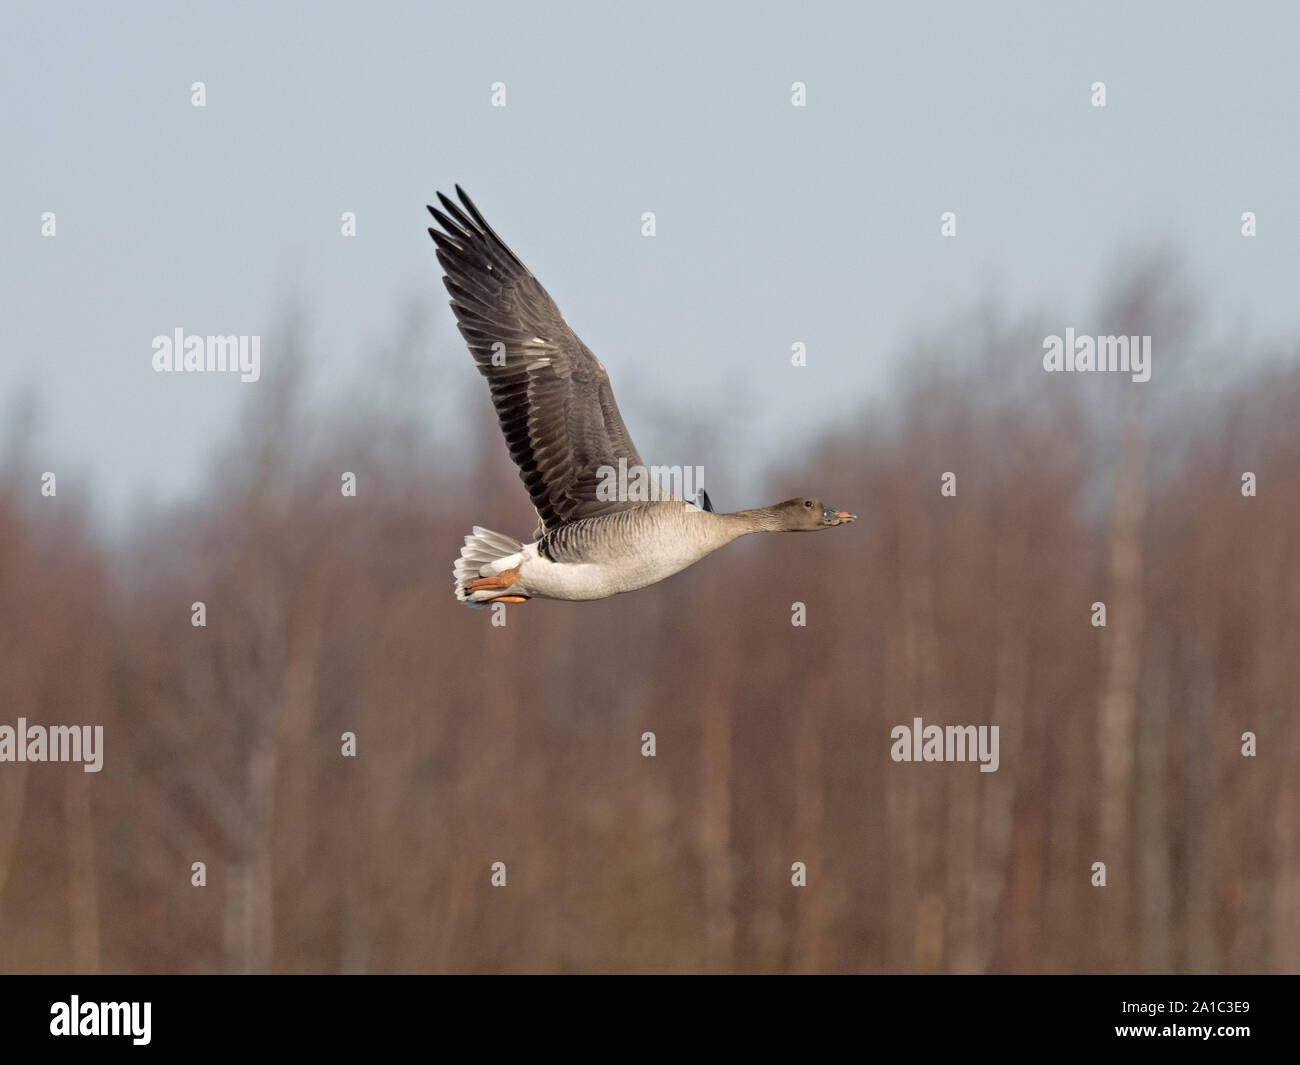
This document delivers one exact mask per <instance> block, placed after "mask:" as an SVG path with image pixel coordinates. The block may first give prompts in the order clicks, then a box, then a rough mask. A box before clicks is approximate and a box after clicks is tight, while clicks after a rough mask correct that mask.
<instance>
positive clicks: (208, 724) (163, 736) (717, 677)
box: [0, 277, 1300, 973]
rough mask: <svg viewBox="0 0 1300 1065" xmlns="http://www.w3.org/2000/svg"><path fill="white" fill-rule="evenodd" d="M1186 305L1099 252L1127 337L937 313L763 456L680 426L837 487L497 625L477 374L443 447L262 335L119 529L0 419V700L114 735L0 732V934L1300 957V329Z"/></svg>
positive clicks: (132, 965)
mask: <svg viewBox="0 0 1300 1065" xmlns="http://www.w3.org/2000/svg"><path fill="white" fill-rule="evenodd" d="M1184 312H1185V307H1184V306H1183V304H1182V303H1181V302H1180V301H1179V300H1178V299H1175V298H1171V297H1170V295H1169V293H1168V292H1167V291H1166V290H1165V289H1164V288H1162V283H1161V282H1159V281H1157V280H1153V279H1152V278H1150V277H1146V278H1144V277H1135V278H1133V279H1131V280H1130V281H1129V282H1127V283H1126V284H1125V286H1124V287H1123V288H1122V289H1120V290H1117V293H1116V294H1115V295H1114V297H1113V298H1112V299H1111V300H1110V302H1109V303H1108V304H1107V305H1106V313H1105V314H1104V315H1101V316H1099V319H1098V322H1099V328H1098V329H1097V330H1096V331H1097V332H1105V333H1109V332H1124V333H1151V334H1152V335H1153V336H1154V337H1155V342H1154V347H1155V362H1154V372H1153V376H1152V381H1151V383H1149V384H1147V385H1137V384H1132V383H1129V382H1128V380H1127V378H1125V379H1124V380H1122V381H1121V380H1116V379H1106V380H1084V379H1081V378H1078V377H1072V376H1069V375H1047V374H1044V373H1043V372H1042V369H1041V365H1040V361H1039V360H1040V357H1041V355H1040V353H1041V346H1040V345H1041V341H1042V337H1043V336H1044V335H1045V333H1049V332H1055V331H1057V330H1056V328H1055V327H1054V326H1053V325H1052V324H1051V323H1044V322H1022V323H1007V322H1002V321H986V320H984V319H980V318H979V316H978V315H977V316H975V318H976V319H979V320H976V321H972V320H961V321H956V322H954V323H953V325H952V328H951V329H950V330H949V331H948V332H946V333H944V334H943V335H941V336H937V337H933V338H929V339H927V340H925V341H922V342H918V344H917V350H916V353H915V357H914V359H913V360H912V363H913V365H912V369H911V371H910V372H909V373H908V374H907V376H906V378H905V379H904V380H903V381H902V382H900V384H899V386H898V388H897V389H896V390H895V392H894V396H893V399H892V400H891V403H890V405H889V408H888V409H887V410H877V409H873V408H868V407H865V406H864V410H863V417H862V419H861V423H860V425H858V426H847V427H844V428H843V429H841V430H840V431H839V432H838V433H836V434H835V435H832V436H830V437H828V438H826V439H824V440H822V441H821V442H819V443H816V445H815V446H809V447H803V446H800V447H798V448H794V447H792V448H791V451H790V456H791V457H790V461H789V469H787V470H778V471H772V472H771V474H770V475H769V476H768V477H767V479H766V490H765V492H764V493H763V498H755V499H748V498H746V499H743V500H742V499H718V498H717V497H718V496H719V495H720V494H724V493H722V490H721V489H720V488H719V487H718V486H720V485H721V484H723V483H724V482H725V476H724V475H723V473H722V472H721V471H711V477H710V485H711V488H712V489H713V493H714V495H715V501H716V502H719V503H720V504H722V505H724V506H725V509H736V508H738V507H741V506H752V505H758V504H760V503H765V502H771V501H773V500H776V499H781V498H785V497H786V496H789V495H792V494H795V493H796V492H799V493H802V492H807V491H812V492H816V493H819V494H821V495H822V496H823V498H825V499H827V500H829V501H831V502H833V503H834V504H835V505H837V506H842V507H847V508H850V509H852V510H855V511H857V512H858V513H860V514H861V515H862V516H863V520H861V521H860V522H859V523H858V524H857V525H855V526H853V527H851V528H850V529H848V530H844V531H843V532H836V533H835V534H833V535H832V534H829V533H828V534H825V535H819V536H784V537H776V536H769V537H751V538H749V539H748V540H746V541H743V542H742V543H740V544H738V545H736V546H734V547H732V548H730V549H728V550H726V551H724V552H720V553H719V554H717V555H715V556H713V557H711V558H709V559H707V560H705V561H704V562H703V563H702V564H700V565H699V566H697V567H695V568H694V569H691V570H688V571H687V572H686V573H685V574H683V575H679V576H678V577H676V578H673V579H672V580H670V581H668V582H665V583H664V584H662V585H659V586H656V587H652V588H649V589H646V590H644V591H641V592H637V593H634V594H633V595H629V596H620V597H616V598H614V599H611V600H606V601H603V602H598V603H590V604H559V603H549V602H532V603H528V604H524V605H521V606H511V607H509V608H507V618H508V623H507V625H506V626H505V627H504V628H494V627H492V625H491V614H490V612H488V611H471V610H468V609H466V608H464V607H463V606H460V605H459V604H457V603H456V602H455V601H454V599H453V598H452V594H451V578H450V567H451V561H452V559H453V558H454V557H455V556H456V553H457V551H458V549H459V546H460V543H461V538H462V536H463V535H464V534H465V533H466V532H467V531H468V529H469V526H470V525H471V524H483V525H487V526H489V527H493V528H498V529H501V530H502V531H507V532H512V533H514V534H517V535H526V534H527V532H528V531H529V530H530V529H531V528H532V514H531V510H530V508H529V507H528V504H527V500H526V496H525V494H524V492H523V490H522V488H521V486H520V485H519V482H518V480H517V478H516V476H515V474H514V471H513V467H511V466H510V465H509V461H508V459H507V457H506V455H505V449H504V445H503V444H502V442H501V441H500V439H499V438H498V437H497V436H496V435H495V431H494V427H493V426H492V425H491V424H490V414H489V411H488V407H487V401H486V398H485V397H480V396H478V395H477V393H475V394H474V402H475V403H479V404H480V406H477V407H474V408H473V411H474V414H475V418H477V419H478V420H479V421H481V422H482V423H483V425H484V432H483V433H482V435H481V436H479V437H477V438H475V439H473V440H469V441H466V444H465V447H466V449H467V451H468V452H469V454H470V459H469V462H468V464H467V465H464V466H462V465H461V464H460V463H453V462H451V461H450V460H448V459H447V458H446V457H444V456H439V455H437V454H434V453H433V452H432V451H431V450H430V449H428V448H427V447H424V446H422V445H421V442H420V440H421V427H420V425H419V423H418V420H416V419H412V418H407V417H397V416H394V417H393V418H392V419H389V418H386V417H385V416H384V412H383V410H382V409H378V410H370V411H367V412H364V413H363V414H357V413H356V412H353V413H352V414H350V415H347V414H339V415H338V416H336V417H333V418H332V420H330V421H328V422H327V423H320V422H319V421H318V420H315V419H314V416H312V415H309V414H307V413H305V411H304V410H303V408H302V406H301V405H300V404H299V402H298V400H297V395H298V389H299V384H300V381H295V380H294V378H293V375H287V376H286V378H285V379H283V380H279V381H267V382H263V385H260V386H259V390H258V392H257V395H256V398H255V399H254V400H253V402H252V404H251V405H250V408H249V411H248V415H247V421H246V422H245V424H244V425H243V426H242V428H241V436H240V438H241V440H242V441H243V443H242V445H241V449H240V451H239V455H240V459H239V461H238V462H234V461H231V460H226V461H225V462H223V463H222V464H221V466H220V467H218V468H216V469H214V474H213V477H212V480H211V482H210V484H209V485H208V488H207V490H206V491H205V492H204V493H203V494H202V496H201V499H200V500H199V502H197V503H193V504H190V505H186V506H179V505H178V506H176V507H174V508H172V509H171V510H168V511H165V512H160V513H156V514H152V515H151V516H150V517H149V518H148V521H147V522H146V521H142V522H141V523H140V524H139V526H138V527H136V528H134V529H133V530H132V536H131V542H130V544H129V545H127V546H125V547H123V546H115V547H105V546H99V545H100V541H99V540H98V539H97V538H96V537H95V536H93V535H91V534H90V532H89V531H88V516H87V514H86V513H85V509H84V508H83V507H82V506H80V505H79V504H78V503H77V501H76V499H75V496H74V494H73V493H72V492H71V490H70V489H69V490H65V489H63V488H62V486H60V492H59V495H58V497H57V500H48V499H42V498H41V497H40V493H39V476H40V472H41V471H40V469H39V467H29V466H28V465H27V464H26V460H25V459H24V458H23V457H22V456H20V455H16V454H14V453H13V448H12V447H11V449H10V450H11V453H10V454H9V455H8V456H5V470H4V476H3V480H2V481H0V708H3V709H2V711H0V723H8V724H11V725H12V724H13V723H14V722H15V721H16V719H17V718H18V717H19V716H25V717H26V718H27V719H28V720H29V721H31V722H45V723H70V722H75V723H83V722H84V723H102V724H103V725H104V731H105V756H104V768H103V770H102V772H100V773H98V774H87V773H84V772H82V770H81V768H80V767H79V766H76V765H53V764H44V765H41V764H37V765H30V764H21V765H15V764H4V765H0V970H3V971H5V972H63V971H75V972H94V971H105V972H121V971H125V972H168V973H170V972H227V971H233V972H250V971H251V972H263V971H275V972H394V971H396V972H413V971H414V972H423V971H520V972H538V971H572V972H609V971H666V972H699V971H746V972H781V971H795V972H851V971H856V972H882V971H884V972H947V971H952V972H1111V971H1154V972H1207V971H1228V972H1242V971H1245V972H1292V973H1293V972H1297V971H1300V838H1298V837H1300V817H1298V816H1297V815H1298V813H1300V811H1298V806H1300V794H1298V786H1297V773H1296V770H1297V766H1300V726H1298V725H1297V709H1298V703H1300V694H1298V693H1300V653H1298V652H1300V536H1297V535H1296V534H1297V532H1298V531H1300V432H1298V431H1297V430H1298V427H1300V369H1297V362H1296V360H1295V359H1294V358H1293V357H1291V358H1286V359H1272V360H1270V359H1267V358H1254V357H1253V356H1254V355H1258V354H1259V353H1246V352H1242V351H1237V350H1231V349H1222V350H1220V349H1213V350H1201V349H1199V348H1197V347H1196V346H1195V344H1194V343H1193V341H1192V340H1191V331H1190V329H1189V328H1188V326H1187V325H1186V324H1185V316H1184ZM424 354H428V351H427V349H426V351H425V352H424V353H421V357H423V355H424ZM1248 354H1249V355H1251V356H1252V357H1249V358H1248ZM1290 354H1291V355H1292V356H1294V352H1291V353H1290ZM431 357H435V358H436V359H438V360H439V362H440V364H443V363H445V367H446V378H447V380H455V381H457V382H463V381H464V380H465V378H467V377H470V376H472V371H471V369H470V365H469V359H468V356H467V355H466V354H465V352H464V351H463V349H461V348H460V347H459V346H456V345H455V344H453V343H452V342H450V341H449V342H447V343H445V344H442V345H440V346H439V347H438V350H437V351H436V353H435V354H434V355H433V356H431ZM607 361H608V360H607ZM1207 362H1208V363H1212V364H1214V365H1217V366H1220V367H1222V366H1225V365H1227V366H1238V365H1239V367H1240V369H1239V371H1238V372H1236V373H1229V374H1220V379H1229V378H1230V379H1231V380H1233V381H1234V382H1236V383H1235V384H1234V386H1233V387H1232V388H1230V389H1225V388H1222V387H1218V386H1215V387H1212V388H1210V389H1208V390H1207V389H1198V388H1196V387H1193V386H1192V385H1191V384H1189V383H1188V382H1190V381H1191V380H1192V379H1193V378H1194V377H1195V375H1196V368H1197V366H1198V365H1203V364H1205V363H1207ZM609 364H610V366H611V373H612V374H613V376H614V381H615V385H616V386H617V385H618V383H619V380H620V376H619V373H618V370H617V365H616V362H614V361H610V363H609ZM302 372H304V371H302V370H301V368H300V370H299V373H302ZM791 372H799V371H793V370H792V371H791ZM809 372H811V371H809ZM1098 376H1099V377H1100V376H1101V375H1098ZM469 386H475V387H477V386H478V382H477V379H476V378H474V380H472V381H470V382H469V384H468V385H467V388H468V387H469ZM467 395H469V393H468V391H467ZM628 407H629V404H628V403H627V402H626V401H625V402H624V409H625V410H627V409H628ZM737 417H740V416H739V415H737ZM629 421H630V423H631V428H632V430H633V433H634V434H636V433H637V429H638V426H637V421H636V419H635V418H634V417H631V416H630V417H629ZM723 429H724V432H725V426H724V427H723ZM3 435H4V434H0V436H3ZM642 450H643V452H646V453H647V456H648V457H649V458H651V459H652V460H654V456H653V455H650V454H649V452H648V450H647V448H646V447H645V444H644V440H642ZM345 470H348V471H353V472H355V473H356V474H357V476H358V483H359V490H358V496H357V498H355V499H349V498H343V497H342V496H341V494H340V491H339V484H340V474H341V472H342V471H345ZM946 471H952V472H955V473H956V474H957V479H958V480H957V486H958V491H957V495H956V497H955V498H944V497H942V496H941V495H940V492H939V485H940V477H941V475H942V474H943V473H944V472H946ZM1245 471H1252V472H1254V473H1255V474H1256V475H1257V477H1258V485H1259V489H1258V495H1257V496H1256V497H1255V498H1246V497H1243V495H1242V492H1241V475H1242V473H1243V472H1245ZM200 600H201V601H203V602H205V603H206V608H207V626H206V628H195V627H193V626H192V625H191V623H190V617H191V603H193V602H195V601H200ZM1096 601H1101V602H1105V603H1106V605H1107V612H1108V619H1107V620H1108V623H1107V626H1106V627H1105V628H1104V629H1099V628H1095V627H1094V626H1093V625H1092V624H1091V614H1092V604H1093V603H1094V602H1096ZM795 602H803V603H805V604H807V611H808V624H807V627H805V628H797V627H793V626H792V625H791V604H793V603H795ZM914 716H921V717H923V718H924V719H925V720H926V721H927V722H935V723H975V724H981V723H990V724H997V725H999V727H1000V729H1001V766H1000V768H999V770H998V771H997V772H996V773H990V774H982V773H980V772H978V771H977V769H976V767H975V766H973V765H970V764H957V765H944V764H919V765H910V764H896V763H894V762H892V761H891V760H890V757H889V749H890V743H891V741H890V729H891V728H892V727H893V726H894V725H896V724H900V723H907V722H910V721H911V720H912V718H913V717H914ZM647 730H650V731H653V732H654V733H655V734H656V737H657V756H656V757H654V758H644V757H642V755H641V735H642V733H643V732H645V731H647ZM345 731H352V732H355V733H356V736H357V750H358V756H357V757H356V758H343V757H341V755H340V745H341V743H340V736H341V734H342V733H344V732H345ZM1246 731H1251V732H1254V733H1255V734H1256V736H1257V737H1258V754H1257V756H1256V757H1253V758H1248V757H1243V755H1242V733H1243V732H1246ZM796 860H798V861H803V862H805V863H806V864H807V869H808V880H809V883H808V886H807V887H804V888H795V887H792V886H791V863H792V862H794V861H796ZM195 861H203V862H205V863H206V866H207V876H208V882H207V886H206V887H202V888H199V887H193V886H191V883H190V880H191V863H193V862H195ZM495 861H504V862H505V863H506V865H507V868H508V886H507V887H505V888H494V887H492V886H491V884H490V866H491V864H492V863H493V862H495ZM1097 861H1104V862H1105V863H1106V868H1107V886H1105V887H1094V886H1092V883H1091V878H1092V864H1093V863H1094V862H1097Z"/></svg>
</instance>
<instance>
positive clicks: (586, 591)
mask: <svg viewBox="0 0 1300 1065" xmlns="http://www.w3.org/2000/svg"><path fill="white" fill-rule="evenodd" d="M456 194H457V195H458V196H459V197H460V203H459V204H457V203H455V202H454V201H452V200H451V199H450V198H448V197H447V196H444V195H443V194H442V193H441V192H440V193H438V200H439V201H440V202H441V204H442V209H441V210H439V209H438V208H437V207H433V206H430V207H429V213H430V214H432V215H433V217H434V219H435V221H436V222H437V223H438V225H439V227H441V228H440V229H434V228H432V227H430V229H429V235H430V236H431V237H432V238H433V241H434V244H436V245H437V255H438V262H439V263H441V264H442V268H443V270H444V271H446V276H445V277H444V278H443V284H444V285H446V287H447V291H448V292H449V293H450V294H451V308H452V310H453V311H454V312H455V314H456V321H457V323H458V324H459V326H460V332H461V335H462V336H463V337H464V338H465V343H466V344H468V345H469V350H470V354H471V355H473V356H474V362H475V364H476V365H477V366H478V369H479V373H481V374H482V375H483V376H484V377H485V378H487V382H488V388H489V390H490V391H491V393H492V403H493V405H494V406H495V407H496V413H497V420H498V421H499V422H500V424H501V432H502V433H503V434H504V435H505V438H506V446H507V447H508V448H509V449H510V457H511V458H512V459H514V461H515V464H516V465H517V466H518V467H519V476H520V478H521V479H522V480H523V482H524V486H525V487H526V488H527V489H528V495H529V496H530V497H531V499H532V501H533V506H534V507H535V508H536V509H537V519H538V527H537V529H536V531H535V532H534V533H533V541H532V542H531V543H527V544H525V543H521V542H520V541H518V540H515V539H513V538H512V537H509V536H505V535H503V534H502V533H497V532H492V531H490V530H488V529H483V528H480V527H479V526H475V527H474V531H473V532H472V533H471V534H470V535H469V536H466V537H465V546H464V547H463V548H461V552H460V558H459V559H457V560H456V563H455V565H454V567H453V571H452V572H453V574H454V576H455V586H456V598H457V599H459V600H460V601H461V602H463V603H468V604H470V605H471V606H484V605H486V604H488V603H521V602H524V601H526V600H528V599H568V600H587V599H604V598H605V597H607V596H611V595H617V594H618V593H619V592H630V591H633V590H635V589H637V588H644V587H646V586H647V585H650V584H654V583H655V582H657V581H661V580H663V579H664V578H665V577H670V576H672V575H673V574H674V573H678V572H680V571H681V570H684V569H685V568H686V567H687V566H690V565H692V564H693V563H696V562H698V561H699V560H700V559H702V558H704V556H705V555H708V554H711V553H712V552H714V551H716V550H717V549H718V548H720V547H724V546H726V545H727V544H729V543H731V541H732V540H735V539H736V538H737V537H739V536H744V535H745V534H746V533H753V532H814V531H816V530H818V529H829V528H832V527H833V526H836V525H844V524H846V523H848V522H851V521H853V520H854V518H855V517H856V515H853V514H850V513H848V512H847V511H843V510H835V509H834V508H833V507H829V506H826V505H824V504H823V503H821V502H820V501H819V500H817V499H812V498H808V497H802V496H800V497H798V498H795V499H787V500H786V501H785V502H784V503H777V504H774V505H773V506H770V507H759V508H758V509H755V510H740V511H736V512H735V513H732V514H719V513H715V512H714V511H713V509H712V507H711V506H710V505H709V502H708V496H707V495H705V496H704V497H703V504H704V505H703V506H697V505H695V504H694V503H691V502H688V501H686V500H684V499H681V498H678V497H673V496H667V497H665V498H659V499H653V500H652V501H649V502H646V501H644V500H642V499H620V498H610V495H611V494H615V495H617V493H610V492H608V491H598V488H599V487H601V486H602V482H604V483H605V485H606V486H607V485H608V484H609V477H610V471H612V470H616V469H624V470H626V469H635V470H641V471H644V470H645V466H644V464H643V463H642V461H641V457H640V455H638V454H637V450H636V446H635V445H634V444H633V443H632V439H631V437H630V436H629V435H628V432H627V428H626V426H624V424H623V418H622V416H621V415H620V414H619V412H618V404H617V403H615V402H614V393H613V391H612V390H611V389H610V385H609V376H608V375H607V374H606V373H605V367H604V366H602V365H601V363H600V361H599V360H598V359H597V358H596V356H595V355H593V354H592V353H591V351H590V350H589V349H588V348H587V345H585V344H584V343H583V342H582V341H581V340H579V339H578V337H577V335H576V334H575V333H574V332H573V330H572V329H570V328H569V325H568V323H567V322H565V320H564V317H563V315H561V314H560V309H559V308H558V307H556V305H555V303H554V301H553V300H552V299H551V297H550V296H548V295H547V294H546V290H545V289H544V288H542V286H541V285H540V284H538V282H537V279H536V278H535V277H533V275H532V273H530V272H529V270H528V268H527V267H526V266H524V264H523V263H521V262H520V261H519V259H518V257H517V256H516V255H515V254H514V252H512V251H511V250H510V249H509V248H507V247H506V245H505V244H504V242H503V241H502V240H501V238H500V237H498V236H497V235H496V233H494V232H493V231H492V227H491V226H489V225H488V224H487V222H485V221H484V220H483V216H482V215H481V214H480V213H479V211H478V208H476V207H475V206H474V204H473V203H472V202H471V200H470V198H469V197H468V196H466V195H465V193H464V191H462V189H461V187H460V186H459V185H457V186H456ZM620 460H621V462H622V464H623V465H622V466H621V467H620ZM622 494H623V495H625V496H626V495H628V494H629V493H627V492H626V491H624V492H623V493H622Z"/></svg>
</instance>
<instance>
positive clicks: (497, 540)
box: [451, 525, 524, 606]
mask: <svg viewBox="0 0 1300 1065" xmlns="http://www.w3.org/2000/svg"><path fill="white" fill-rule="evenodd" d="M523 549H524V545H523V544H521V543H520V542H519V541H518V540H516V539H514V538H513V537H511V536H506V535H505V534H504V533H499V532H493V531H492V530H491V529H484V528H483V527H482V526H479V525H475V526H474V531H473V532H472V533H470V534H469V535H468V536H467V537H465V546H464V547H462V548H461V549H460V558H458V559H456V561H455V563H454V564H453V565H452V568H451V572H452V575H453V576H454V577H455V579H456V598H457V599H459V600H460V601H461V602H462V603H468V604H469V605H470V606H486V605H487V601H488V600H490V599H495V598H496V597H497V596H499V595H502V594H505V593H504V591H503V590H501V589H495V588H492V589H481V590H479V591H477V592H471V591H470V590H469V586H470V584H471V583H473V582H474V581H475V580H477V579H478V578H479V577H495V576H497V575H498V574H499V573H501V572H502V571H503V570H508V569H512V568H513V567H515V566H517V565H519V563H520V562H521V561H522V559H521V558H520V553H521V552H522V551H523Z"/></svg>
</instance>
